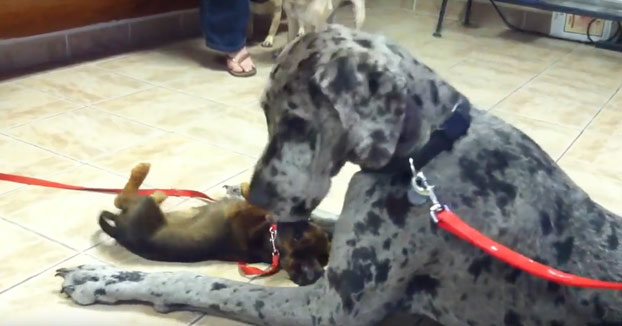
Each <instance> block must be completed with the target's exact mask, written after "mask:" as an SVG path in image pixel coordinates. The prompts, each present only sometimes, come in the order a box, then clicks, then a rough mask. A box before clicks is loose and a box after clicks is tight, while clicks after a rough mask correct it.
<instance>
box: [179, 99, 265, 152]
mask: <svg viewBox="0 0 622 326" xmlns="http://www.w3.org/2000/svg"><path fill="white" fill-rule="evenodd" d="M223 111H224V110H223ZM180 131H181V132H182V133H184V134H187V135H190V136H193V137H199V138H201V139H204V140H205V141H206V142H208V143H211V144H214V145H217V146H220V147H223V148H226V149H229V150H232V151H235V152H238V153H243V154H245V155H249V156H252V157H256V158H257V157H259V156H260V155H261V153H262V152H263V149H264V147H265V146H266V144H267V143H268V130H267V127H266V118H265V116H264V114H263V111H261V109H260V108H259V105H252V106H250V107H238V108H229V109H227V110H226V111H224V112H222V113H221V114H219V115H215V116H213V117H211V118H210V119H204V120H194V121H193V122H192V123H189V124H187V125H186V126H184V128H182V129H180Z"/></svg>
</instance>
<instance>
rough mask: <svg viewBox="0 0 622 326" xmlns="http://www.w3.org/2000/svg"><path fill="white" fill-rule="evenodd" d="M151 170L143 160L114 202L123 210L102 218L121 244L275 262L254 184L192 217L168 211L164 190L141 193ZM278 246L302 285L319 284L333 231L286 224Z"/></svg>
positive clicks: (179, 257) (145, 253) (164, 255)
mask: <svg viewBox="0 0 622 326" xmlns="http://www.w3.org/2000/svg"><path fill="white" fill-rule="evenodd" d="M149 168H150V165H149V164H146V163H141V164H139V165H137V166H136V167H135V168H134V169H133V170H132V173H131V176H130V179H129V180H128V182H127V184H126V185H125V188H124V189H123V191H122V192H121V193H120V194H119V195H118V196H117V197H116V198H115V201H114V204H115V206H116V207H117V208H119V209H121V212H120V213H119V214H114V213H111V212H109V211H103V212H102V213H101V214H100V216H99V225H100V227H101V228H102V230H103V231H104V232H105V233H107V234H108V235H110V236H111V237H113V238H114V239H116V241H117V242H118V243H119V244H121V245H122V246H124V247H125V248H127V249H128V250H129V251H131V252H133V253H134V254H136V255H139V256H141V257H143V258H146V259H150V260H157V261H167V262H197V261H204V260H222V261H235V262H237V261H243V262H247V263H258V262H263V263H271V261H272V246H271V243H270V232H269V228H270V222H268V221H267V219H266V218H267V215H268V212H266V211H264V210H262V209H260V208H258V207H256V206H253V205H251V204H249V203H248V201H247V200H246V198H247V194H248V184H246V183H244V184H242V185H241V186H240V192H241V196H240V198H235V197H231V196H230V197H227V198H223V199H222V200H219V201H217V202H214V203H209V204H206V205H203V206H199V207H195V208H193V211H191V212H190V214H189V215H190V216H189V217H188V216H187V215H188V212H186V213H185V214H184V212H181V211H178V212H170V213H164V212H162V210H161V209H160V204H161V203H162V202H163V201H164V200H165V199H166V195H165V194H163V193H161V192H155V193H153V194H152V195H150V196H141V195H138V189H139V188H140V186H141V184H142V183H143V181H144V180H145V178H146V177H147V174H148V173H149ZM184 215H186V217H185V218H184V217H183V216H184ZM277 247H278V249H279V251H280V254H281V268H283V269H284V270H285V271H286V272H287V274H288V275H289V277H290V279H291V280H292V281H293V282H295V283H296V284H299V285H307V284H310V283H313V282H315V281H316V280H317V279H318V278H319V277H320V276H321V275H322V273H323V272H324V269H323V267H324V266H326V264H327V263H328V253H329V248H330V242H329V238H328V234H327V233H326V232H325V231H324V230H322V229H321V228H320V227H319V226H317V225H316V224H314V223H312V222H308V223H307V222H305V223H286V224H280V225H279V226H278V236H277Z"/></svg>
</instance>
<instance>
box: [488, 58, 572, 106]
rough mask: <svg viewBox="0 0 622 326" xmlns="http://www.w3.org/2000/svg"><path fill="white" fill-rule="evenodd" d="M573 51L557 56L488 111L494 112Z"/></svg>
mask: <svg viewBox="0 0 622 326" xmlns="http://www.w3.org/2000/svg"><path fill="white" fill-rule="evenodd" d="M571 53H572V51H570V52H568V53H566V54H564V55H563V56H561V57H559V58H557V60H555V61H552V62H551V63H550V64H549V65H548V66H547V67H546V68H544V69H543V70H542V71H540V72H539V73H536V74H535V75H534V76H532V77H531V78H529V79H528V80H527V81H525V82H524V83H522V84H521V85H520V86H518V87H516V88H515V89H514V90H513V91H511V92H510V93H509V94H508V95H506V96H504V97H503V98H501V99H500V100H499V101H497V103H495V104H493V105H492V106H491V107H490V109H489V110H488V111H490V112H492V111H494V110H495V109H496V106H497V105H499V104H501V103H502V102H503V101H505V100H506V99H507V98H509V97H510V96H512V95H514V94H516V93H517V92H518V91H520V90H521V89H522V88H523V87H525V86H527V84H529V83H531V82H532V81H534V80H535V79H537V78H538V77H540V76H542V75H543V74H544V73H546V72H547V71H549V70H550V69H551V68H553V67H554V66H555V65H557V64H558V63H559V62H560V61H561V60H563V59H564V58H566V57H568V56H569V55H570V54H571Z"/></svg>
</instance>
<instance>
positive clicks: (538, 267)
mask: <svg viewBox="0 0 622 326" xmlns="http://www.w3.org/2000/svg"><path fill="white" fill-rule="evenodd" d="M411 162H412V160H411ZM411 169H412V170H413V181H412V186H413V188H414V189H415V190H416V191H417V192H418V193H419V194H420V195H424V196H427V197H429V198H430V200H431V201H432V206H431V207H430V217H431V218H432V220H433V221H434V222H435V223H436V224H437V225H438V226H439V227H440V228H442V229H443V230H445V231H447V232H449V233H451V234H453V235H455V236H456V237H458V238H460V239H462V240H464V241H466V242H469V243H471V244H472V245H474V246H476V247H478V248H480V249H482V250H483V251H485V252H486V253H488V254H489V255H491V256H493V257H495V258H497V259H499V260H501V261H503V262H505V263H506V264H508V265H511V266H513V267H515V268H518V269H520V270H522V271H524V272H527V273H529V274H531V275H534V276H536V277H539V278H542V279H545V280H548V281H551V282H555V283H558V284H562V285H566V286H573V287H580V288H591V289H606V290H622V283H617V282H605V281H599V280H594V279H590V278H586V277H581V276H577V275H573V274H569V273H566V272H562V271H560V270H558V269H555V268H553V267H550V266H547V265H544V264H541V263H538V262H536V261H534V260H533V259H531V258H529V257H526V256H523V255H521V254H519V253H517V252H515V251H513V250H512V249H510V248H508V247H506V246H504V245H502V244H500V243H498V242H495V241H494V240H492V239H490V238H488V237H486V236H485V235H483V234H481V233H480V232H479V231H477V230H475V229H474V228H473V227H471V226H470V225H468V224H467V223H466V222H464V221H463V220H462V219H460V217H458V215H456V214H454V213H453V212H452V211H451V210H450V209H449V208H448V207H447V206H445V205H442V204H441V203H440V202H439V200H438V198H437V197H436V194H435V193H434V186H432V185H430V184H428V181H427V180H426V178H425V176H424V175H423V173H422V172H418V173H415V172H416V171H415V170H414V168H413V166H412V164H411Z"/></svg>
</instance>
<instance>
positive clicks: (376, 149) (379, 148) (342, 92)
mask: <svg viewBox="0 0 622 326" xmlns="http://www.w3.org/2000/svg"><path fill="white" fill-rule="evenodd" d="M357 59H358V60H357ZM361 61H363V62H361ZM365 61H367V62H365ZM390 70H392V69H389V68H387V66H386V65H384V66H379V65H377V64H375V63H373V59H372V58H369V56H360V55H359V56H354V55H349V54H347V53H344V54H342V55H341V56H340V57H338V58H335V59H333V60H331V61H329V62H328V63H327V64H325V65H321V66H319V67H318V69H317V71H316V73H315V74H314V77H313V80H312V83H314V84H315V87H317V88H318V89H319V92H321V93H322V95H323V96H324V97H325V99H326V101H327V102H328V103H329V104H330V105H331V106H332V107H333V108H334V109H335V111H336V112H337V114H338V116H339V119H340V120H341V123H342V125H343V128H344V130H346V132H347V142H348V144H347V146H346V147H347V150H348V160H350V161H352V163H355V164H358V165H360V166H361V167H363V168H368V169H377V168H380V167H382V166H384V165H386V164H387V163H388V162H389V160H390V159H391V157H392V156H393V154H394V153H395V151H396V147H397V144H398V142H399V141H400V135H401V134H402V128H403V124H404V120H405V117H406V110H407V109H410V105H411V104H412V101H409V99H408V96H407V94H408V91H407V87H406V85H407V84H406V80H405V79H404V78H403V77H401V75H400V74H396V73H391V71H390Z"/></svg>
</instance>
